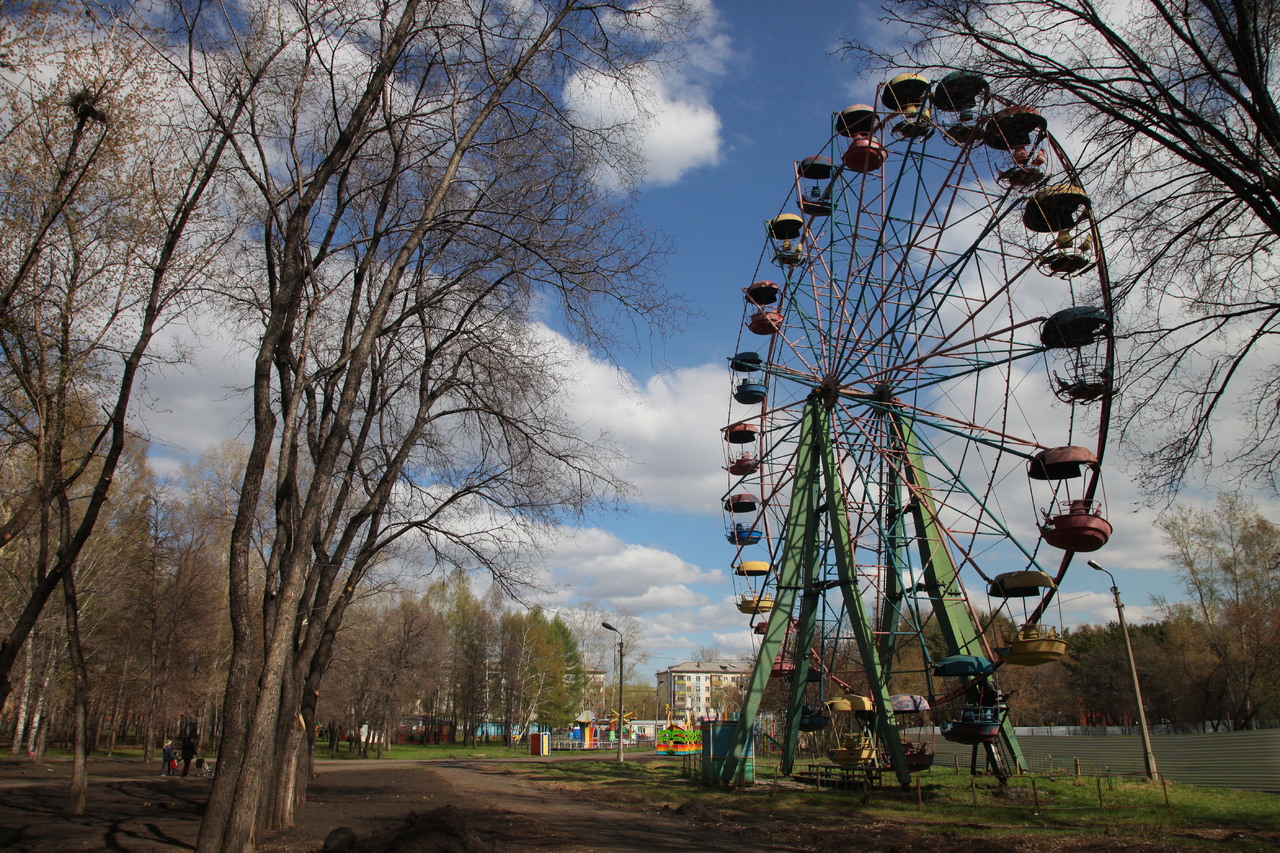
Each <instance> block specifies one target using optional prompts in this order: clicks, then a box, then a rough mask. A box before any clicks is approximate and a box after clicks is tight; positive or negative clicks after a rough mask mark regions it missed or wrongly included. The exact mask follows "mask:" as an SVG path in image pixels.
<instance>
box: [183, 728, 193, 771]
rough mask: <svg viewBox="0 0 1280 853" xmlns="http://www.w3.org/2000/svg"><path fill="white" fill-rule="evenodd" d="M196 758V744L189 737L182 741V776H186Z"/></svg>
mask: <svg viewBox="0 0 1280 853" xmlns="http://www.w3.org/2000/svg"><path fill="white" fill-rule="evenodd" d="M195 757H196V742H195V740H194V739H193V738H192V737H191V735H187V736H186V737H185V738H183V739H182V775H183V776H186V775H187V771H188V770H190V769H191V759H193V758H195Z"/></svg>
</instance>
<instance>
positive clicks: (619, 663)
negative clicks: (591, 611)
mask: <svg viewBox="0 0 1280 853" xmlns="http://www.w3.org/2000/svg"><path fill="white" fill-rule="evenodd" d="M600 625H601V626H602V627H604V628H607V629H609V630H610V631H612V632H613V633H615V634H617V635H618V760H619V761H625V760H626V759H625V758H623V756H622V723H623V716H622V632H621V631H619V630H618V629H617V628H615V627H613V626H612V625H610V624H609V623H608V622H601V623H600Z"/></svg>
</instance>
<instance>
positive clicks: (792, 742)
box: [778, 537, 820, 776]
mask: <svg viewBox="0 0 1280 853" xmlns="http://www.w3.org/2000/svg"><path fill="white" fill-rule="evenodd" d="M806 538H807V539H809V540H810V541H812V539H811V537H806ZM805 550H806V557H807V559H806V560H805V561H804V564H805V567H806V568H805V571H804V574H805V576H806V577H805V581H806V585H805V590H804V593H803V594H802V595H801V596H800V620H799V625H798V626H797V628H796V636H795V641H796V645H795V648H796V668H795V672H794V673H792V676H791V679H792V680H791V696H790V701H789V702H788V703H787V732H786V738H785V739H784V740H783V742H782V763H781V764H780V765H779V767H778V771H779V772H780V773H781V774H782V775H783V776H790V775H791V771H792V770H793V769H794V768H795V764H796V747H797V745H798V744H799V742H800V716H801V712H802V710H803V709H804V696H805V690H806V689H807V687H808V683H809V650H810V649H812V648H813V629H814V623H815V622H816V621H817V620H816V618H815V617H816V614H817V612H818V601H819V598H820V596H819V595H818V593H817V591H816V590H815V589H813V583H814V580H815V579H814V577H812V575H813V574H814V573H815V572H814V569H815V568H816V564H817V560H815V559H813V554H812V553H811V552H812V548H806V549H805Z"/></svg>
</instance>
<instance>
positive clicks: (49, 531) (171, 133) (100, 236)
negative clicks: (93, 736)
mask: <svg viewBox="0 0 1280 853" xmlns="http://www.w3.org/2000/svg"><path fill="white" fill-rule="evenodd" d="M15 11H16V12H17V13H18V14H15V15H14V16H13V17H10V18H8V19H6V22H5V27H4V32H3V33H0V41H3V42H4V43H5V50H6V58H5V65H6V69H7V70H6V74H5V80H4V83H5V85H4V88H3V90H0V98H2V99H3V109H0V116H3V118H2V119H0V121H3V132H2V133H0V232H3V233H2V234H0V244H2V245H3V246H4V251H3V252H0V317H2V318H3V321H2V322H0V353H3V359H4V363H5V368H6V369H5V371H4V374H3V376H2V377H0V440H2V441H4V443H5V444H6V449H7V450H8V452H9V453H11V454H14V455H16V456H19V457H22V458H25V459H26V460H27V464H28V466H29V469H30V471H31V474H32V476H31V478H30V480H29V481H28V483H29V484H30V485H29V486H28V487H27V488H25V489H23V490H22V491H20V492H18V493H16V494H14V495H12V496H8V497H9V499H8V500H5V501H4V502H3V503H4V506H3V509H4V515H3V517H2V518H0V547H4V546H5V545H6V543H10V542H12V541H13V537H14V536H15V534H16V533H18V532H20V531H23V530H24V529H26V528H28V527H33V528H34V529H35V530H36V534H35V536H36V547H35V550H34V552H33V555H32V559H31V560H30V563H29V565H30V579H31V580H30V585H29V587H28V589H27V590H26V594H25V603H24V605H23V607H22V609H21V611H20V612H19V613H18V615H17V618H16V619H15V620H14V621H13V623H12V626H11V627H9V628H8V630H6V631H5V632H4V634H3V640H2V641H0V701H2V700H3V699H4V698H5V697H7V696H8V694H9V691H10V680H9V673H10V671H11V669H12V667H13V664H14V662H15V660H16V658H17V656H18V654H19V652H20V651H21V649H22V646H23V644H24V643H25V642H26V640H27V637H28V636H29V634H30V632H31V630H32V629H33V627H34V626H35V624H36V623H37V621H38V620H39V618H40V614H41V612H42V611H43V609H44V607H45V605H46V603H47V602H48V599H49V597H50V596H51V595H52V594H53V592H54V590H56V589H57V588H58V587H59V586H60V585H61V586H62V588H63V591H64V601H65V605H66V608H65V612H66V619H67V623H68V626H69V629H70V633H69V636H68V641H69V651H70V654H71V656H72V659H73V666H74V667H75V668H76V670H77V672H78V678H77V682H76V695H77V697H78V698H77V711H76V716H77V719H78V720H79V721H80V724H79V725H78V726H77V732H78V734H79V737H78V739H77V742H76V744H75V754H76V755H77V760H76V762H75V763H74V764H73V773H74V778H73V784H72V786H71V797H72V800H71V804H70V808H71V810H72V811H73V812H77V811H79V810H81V809H82V808H83V791H84V779H85V774H84V764H83V761H82V760H80V756H82V755H83V753H84V751H85V749H86V748H87V745H86V744H85V743H84V740H83V736H84V734H85V732H86V729H87V726H86V720H85V713H86V708H87V704H88V702H89V692H88V685H87V683H85V682H86V679H87V671H88V670H87V667H86V666H85V664H84V660H83V657H82V654H81V651H82V650H81V647H80V633H79V626H78V621H79V620H78V603H77V602H78V594H77V587H76V577H75V573H76V569H77V565H78V562H79V560H80V558H81V556H82V554H83V553H84V550H85V548H86V546H87V543H88V542H89V540H90V537H91V536H92V534H93V532H94V530H95V528H96V525H97V523H98V521H99V519H100V517H101V515H102V513H103V511H104V507H105V506H106V504H107V501H108V498H109V497H110V494H111V491H112V485H113V482H114V479H115V477H116V474H117V470H118V468H119V466H120V464H121V459H122V457H123V455H124V453H125V451H126V447H127V443H128V438H129V429H130V426H131V424H130V422H129V419H130V415H131V413H132V405H133V398H134V392H135V388H136V385H137V383H138V381H139V378H140V376H142V375H143V374H144V372H145V370H146V368H147V367H148V366H149V365H150V364H152V363H154V362H155V361H157V360H159V359H158V356H157V353H156V352H155V350H154V348H153V346H152V344H153V342H154V340H155V338H156V335H157V334H158V333H159V332H160V331H161V330H162V329H163V328H164V326H165V325H166V324H167V323H169V322H170V321H172V320H173V319H174V318H175V317H178V316H180V315H181V314H182V312H183V311H184V310H185V309H186V308H187V307H188V306H189V305H190V301H191V300H190V297H191V295H192V291H193V288H194V287H195V286H196V285H197V284H199V283H200V282H203V281H205V280H207V275H206V274H207V271H208V270H209V268H210V267H211V266H214V265H215V263H214V262H215V259H216V258H217V256H218V254H219V252H220V249H221V247H222V246H223V245H224V244H225V242H226V240H227V238H228V231H227V230H226V229H225V228H223V229H221V230H219V229H216V228H215V229H208V228H207V227H206V226H207V225H208V224H209V222H210V218H211V217H210V193H209V192H208V190H209V187H210V185H211V184H212V183H213V180H214V177H215V174H216V173H217V171H218V169H219V164H220V160H221V156H222V154H223V153H224V152H225V150H226V143H227V137H226V135H225V134H224V133H220V132H215V133H213V134H212V135H210V134H208V133H201V134H199V135H198V136H197V137H196V138H194V139H193V137H192V135H191V134H189V133H188V132H187V131H188V130H189V128H188V127H187V126H185V125H184V124H183V122H182V114H183V113H182V110H175V109H173V105H172V104H171V103H168V102H167V96H168V89H167V84H169V83H171V82H172V78H170V77H168V76H167V70H168V69H166V68H165V66H164V65H163V63H160V62H158V61H157V60H156V58H155V57H154V56H153V55H152V54H151V53H150V51H148V50H147V49H146V48H145V47H143V46H142V45H140V44H138V43H137V42H135V41H131V40H130V39H128V38H116V37H115V34H113V33H111V32H109V31H107V30H105V29H103V28H100V27H99V26H98V24H97V22H96V21H95V20H94V19H93V18H92V16H86V15H85V14H84V13H83V10H82V9H81V8H80V6H79V5H78V4H77V5H76V6H75V7H74V8H71V7H69V6H63V5H62V4H57V3H49V4H44V3H31V4H23V5H21V6H20V7H19V8H18V9H16V10H15ZM11 71H12V72H13V73H10V72H11ZM249 88H251V86H250V87H249ZM242 91H243V90H242Z"/></svg>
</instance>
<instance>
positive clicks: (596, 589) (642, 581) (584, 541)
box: [544, 528, 725, 614]
mask: <svg viewBox="0 0 1280 853" xmlns="http://www.w3.org/2000/svg"><path fill="white" fill-rule="evenodd" d="M558 532H559V533H560V534H562V535H561V536H560V538H559V539H558V540H557V541H554V542H549V543H547V544H546V545H545V546H544V548H545V550H544V553H545V562H546V565H547V569H548V571H549V572H550V573H551V577H552V578H553V580H554V581H555V582H556V583H557V585H564V586H567V587H568V588H569V589H571V590H572V591H573V595H574V597H576V598H583V599H591V600H599V601H605V602H608V603H609V604H611V605H613V606H614V607H615V608H616V609H619V610H626V611H629V612H632V613H637V614H639V613H646V612H649V611H652V610H656V609H661V608H665V607H672V606H677V605H679V604H681V603H682V602H684V601H689V600H692V599H694V598H696V599H699V603H701V601H702V600H705V599H702V597H701V596H700V595H696V594H695V593H693V592H691V591H690V590H689V588H688V585H689V584H696V583H721V582H723V581H724V579H725V575H724V573H723V572H720V571H717V570H705V569H702V568H700V567H698V566H695V565H693V564H692V563H689V562H687V561H685V560H683V559H681V558H680V557H678V556H677V555H675V554H673V553H671V552H669V551H664V550H662V549H660V548H654V547H650V546H647V545H636V544H632V543H628V542H624V541H623V540H621V539H619V538H618V537H617V536H616V535H614V534H613V533H610V532H609V531H607V530H602V529H599V528H592V529H586V530H572V531H571V530H565V529H561V530H560V531H558Z"/></svg>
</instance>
